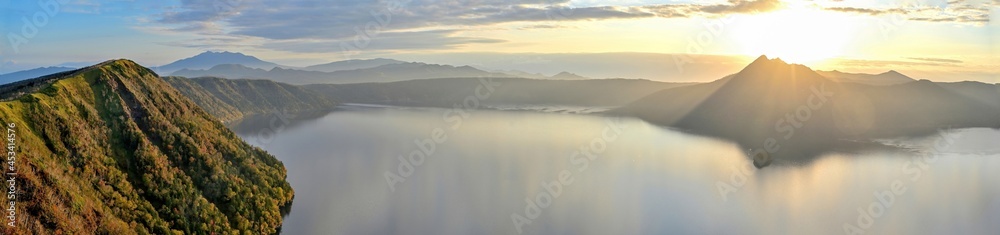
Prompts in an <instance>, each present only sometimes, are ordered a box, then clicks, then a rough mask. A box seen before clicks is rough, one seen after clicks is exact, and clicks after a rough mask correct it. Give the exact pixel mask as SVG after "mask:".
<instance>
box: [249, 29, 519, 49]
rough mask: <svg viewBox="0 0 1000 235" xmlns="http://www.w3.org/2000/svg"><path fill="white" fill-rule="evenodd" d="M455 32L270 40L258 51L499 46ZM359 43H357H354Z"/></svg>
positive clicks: (394, 33)
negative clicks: (472, 45)
mask: <svg viewBox="0 0 1000 235" xmlns="http://www.w3.org/2000/svg"><path fill="white" fill-rule="evenodd" d="M458 33H459V31H458V30H429V31H414V32H387V33H382V34H380V35H378V37H372V38H367V39H365V38H350V39H329V40H326V39H319V40H299V39H292V40H273V41H271V42H267V43H264V44H263V45H262V47H264V48H269V49H274V50H281V51H290V52H298V53H329V52H338V53H339V52H346V53H354V52H355V51H354V50H366V51H372V50H374V51H386V50H420V49H450V48H457V47H460V46H462V45H466V44H478V43H501V42H505V41H504V40H498V39H490V38H481V37H466V36H458V35H456V34H458ZM355 39H359V40H355Z"/></svg>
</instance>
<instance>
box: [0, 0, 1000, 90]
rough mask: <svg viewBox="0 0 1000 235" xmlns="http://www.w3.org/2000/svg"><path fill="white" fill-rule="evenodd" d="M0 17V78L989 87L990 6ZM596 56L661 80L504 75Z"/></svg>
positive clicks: (459, 4)
mask: <svg viewBox="0 0 1000 235" xmlns="http://www.w3.org/2000/svg"><path fill="white" fill-rule="evenodd" d="M0 13H2V14H0V33H2V37H0V74H2V73H8V72H13V71H17V70H23V69H30V68H35V67H41V66H53V65H71V66H82V65H86V64H89V63H95V62H100V61H103V60H107V59H114V58H128V59H132V60H134V61H137V62H139V63H140V64H143V65H146V66H158V65H163V64H167V63H170V62H172V61H175V60H178V59H182V58H186V57H190V56H193V55H195V54H198V53H200V52H203V51H209V50H210V51H235V52H242V53H245V54H250V55H254V56H257V57H259V58H261V59H264V60H268V61H272V62H277V63H280V64H284V65H290V66H307V65H311V64H318V63H326V62H331V61H338V60H345V59H361V58H376V57H384V58H396V59H405V60H413V61H422V62H429V63H449V64H454V65H479V66H485V67H488V68H489V69H497V70H504V69H521V70H525V71H527V72H538V73H554V72H556V71H555V70H569V71H571V72H574V71H576V70H579V71H581V72H579V73H581V74H582V75H589V76H595V77H643V78H649V77H655V78H654V79H657V80H671V81H709V80H712V79H717V78H718V77H716V76H717V74H715V73H707V74H706V73H699V72H696V71H700V70H699V68H701V67H706V68H707V67H711V66H707V65H712V64H720V67H722V68H723V69H721V70H722V71H723V72H720V73H731V72H735V71H732V70H734V69H736V70H738V68H739V66H740V64H741V63H745V62H749V61H750V60H752V59H753V58H756V57H757V56H759V55H761V54H766V55H768V56H769V57H779V58H782V59H784V60H785V61H789V62H792V63H801V64H805V65H808V66H810V67H813V68H814V69H821V70H840V71H845V72H865V73H879V72H885V71H888V70H897V71H900V72H903V73H905V74H908V75H910V76H913V77H918V78H926V79H931V80H939V81H961V80H977V81H984V82H992V83H995V82H1000V77H998V74H1000V56H998V55H1000V48H998V46H1000V45H997V44H998V43H1000V24H997V23H996V22H997V20H998V19H1000V0H875V1H871V0H802V1H792V0H755V1H754V0H616V1H596V0H375V1H372V0H337V1H320V0H284V1H266V0H181V1H136V0H105V1H96V0H0ZM615 53H618V54H615ZM608 54H613V55H641V56H638V57H614V56H611V57H610V58H612V59H620V60H628V61H631V63H645V64H647V65H643V66H653V67H655V66H662V67H668V68H673V69H672V70H673V73H671V74H669V75H657V74H654V73H652V72H648V73H642V74H640V73H638V72H636V73H630V71H618V72H620V74H615V73H614V72H615V71H605V70H602V71H601V72H592V71H589V70H592V69H589V68H588V66H585V65H586V64H588V63H589V64H593V63H599V62H600V61H596V62H595V61H589V62H587V63H575V64H574V63H569V62H564V63H559V64H558V65H559V68H556V69H553V68H551V67H552V66H549V67H550V68H547V67H546V66H544V63H542V64H543V65H542V66H534V67H535V68H529V69H522V67H523V66H520V67H519V65H523V64H525V63H531V61H532V59H534V61H535V62H538V61H546V60H551V59H552V58H569V57H572V56H573V55H579V57H580V58H594V59H595V60H599V59H608V58H609V56H601V55H608ZM650 55H659V56H650ZM640 59H643V60H641V61H638V60H640ZM619 63H621V62H619ZM536 64H537V63H536ZM609 64H611V63H610V61H609ZM699 64H700V65H701V67H699V66H691V67H689V69H687V71H692V72H684V71H685V69H684V67H685V66H687V65H699ZM723 65H724V66H723ZM553 66H555V64H553ZM528 67H531V66H528ZM710 70H711V69H710ZM715 70H720V69H715Z"/></svg>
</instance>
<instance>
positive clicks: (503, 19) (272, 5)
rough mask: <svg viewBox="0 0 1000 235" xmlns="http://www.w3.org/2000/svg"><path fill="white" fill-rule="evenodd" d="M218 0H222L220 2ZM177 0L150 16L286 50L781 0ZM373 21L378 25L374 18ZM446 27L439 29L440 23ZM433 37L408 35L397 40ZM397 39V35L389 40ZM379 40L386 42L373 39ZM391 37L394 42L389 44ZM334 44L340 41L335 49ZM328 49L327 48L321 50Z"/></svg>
mask: <svg viewBox="0 0 1000 235" xmlns="http://www.w3.org/2000/svg"><path fill="white" fill-rule="evenodd" d="M220 2H223V3H226V4H224V5H223V6H222V7H220V6H219V4H220ZM181 3H182V4H181V6H179V7H177V8H175V9H171V10H168V11H166V12H163V13H162V14H160V15H159V19H158V20H156V21H155V22H156V23H158V24H162V25H174V26H173V27H165V28H161V29H166V30H171V31H176V32H188V33H195V34H202V35H209V36H217V35H219V34H220V33H224V34H227V35H230V36H242V37H255V38H262V39H267V40H271V41H270V42H269V43H265V44H264V45H263V46H265V47H268V48H272V49H277V50H289V51H317V50H314V49H313V50H311V49H308V48H306V47H304V46H296V45H293V44H295V43H302V44H310V45H315V46H320V47H321V48H329V47H331V46H330V45H333V46H337V47H339V46H338V45H339V42H343V41H347V40H353V39H354V38H353V37H355V36H357V35H358V34H359V33H362V32H364V33H370V31H371V30H372V29H373V28H376V27H377V29H378V31H379V32H380V33H379V35H378V37H373V38H375V40H377V41H376V42H372V44H373V45H378V44H382V45H383V46H380V47H379V46H375V47H371V48H366V49H370V50H375V49H406V48H409V49H418V48H420V47H424V48H426V49H433V48H437V49H446V48H454V47H457V46H460V45H463V44H475V43H496V42H502V40H498V39H490V38H480V37H466V36H461V35H460V34H459V33H458V32H457V31H455V30H459V29H463V28H468V27H472V26H489V25H498V24H503V23H512V22H528V23H538V24H539V25H540V26H537V27H521V28H514V29H525V30H527V29H540V28H557V27H560V26H558V25H559V24H558V23H555V22H566V21H587V20H605V19H630V18H653V17H661V18H675V17H692V16H704V17H715V16H719V15H724V14H740V13H747V14H752V13H758V12H767V11H772V10H775V9H778V8H779V7H780V6H781V2H780V1H779V0H729V1H728V2H725V3H722V4H709V5H705V4H662V5H641V6H589V7H571V6H570V4H569V0H513V1H508V0H475V1H462V0H456V1H437V0H410V1H409V2H408V3H406V4H405V5H404V6H402V7H401V8H400V9H399V10H398V11H396V12H391V13H390V12H389V11H388V7H387V6H389V4H391V3H392V2H389V1H385V0H383V1H368V0H344V1H335V2H327V1H317V0H289V1H264V0H214V1H213V0H183V1H182V2H181ZM374 24H377V25H374ZM442 29H444V30H446V31H440V30H442ZM415 37H416V38H420V39H421V40H424V39H426V40H433V41H427V42H413V41H403V40H415ZM394 39H398V40H400V41H392V42H391V43H389V41H390V40H394ZM379 42H385V43H379ZM388 45H394V46H388ZM338 50H339V49H338ZM319 51H328V50H319Z"/></svg>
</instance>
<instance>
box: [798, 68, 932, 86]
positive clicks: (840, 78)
mask: <svg viewBox="0 0 1000 235" xmlns="http://www.w3.org/2000/svg"><path fill="white" fill-rule="evenodd" d="M816 73H819V74H820V75H823V76H824V77H826V78H829V79H830V80H832V81H835V82H853V83H860V84H868V85H875V86H886V85H896V84H903V83H908V82H914V81H917V80H916V79H913V78H911V77H908V76H906V75H903V74H902V73H899V72H896V71H895V70H889V71H888V72H885V73H880V74H866V73H845V72H840V71H837V70H834V71H816Z"/></svg>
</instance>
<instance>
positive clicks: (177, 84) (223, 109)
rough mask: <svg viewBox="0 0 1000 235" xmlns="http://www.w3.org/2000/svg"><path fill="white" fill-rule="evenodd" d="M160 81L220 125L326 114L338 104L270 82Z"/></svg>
mask: <svg viewBox="0 0 1000 235" xmlns="http://www.w3.org/2000/svg"><path fill="white" fill-rule="evenodd" d="M163 80H165V81H167V83H169V84H170V85H171V86H173V87H174V88H176V89H177V90H178V91H180V92H181V93H182V94H184V96H187V97H188V98H190V99H191V100H192V101H194V102H195V103H196V104H198V106H200V107H201V108H202V109H205V111H207V112H208V113H209V114H212V116H215V117H216V118H218V119H219V120H220V121H223V122H230V121H235V120H238V119H242V118H245V117H247V116H251V115H257V114H269V113H275V114H282V115H284V114H289V115H293V114H297V113H300V112H325V111H329V110H332V109H333V108H334V107H335V106H336V105H337V103H335V102H333V101H331V100H328V99H327V98H326V96H323V95H320V94H318V93H316V92H313V91H311V90H307V89H303V88H301V87H299V86H294V85H289V84H284V83H279V82H274V81H271V80H250V79H225V78H216V77H200V78H192V79H188V78H184V77H172V76H171V77H163ZM286 118H287V117H286Z"/></svg>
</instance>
